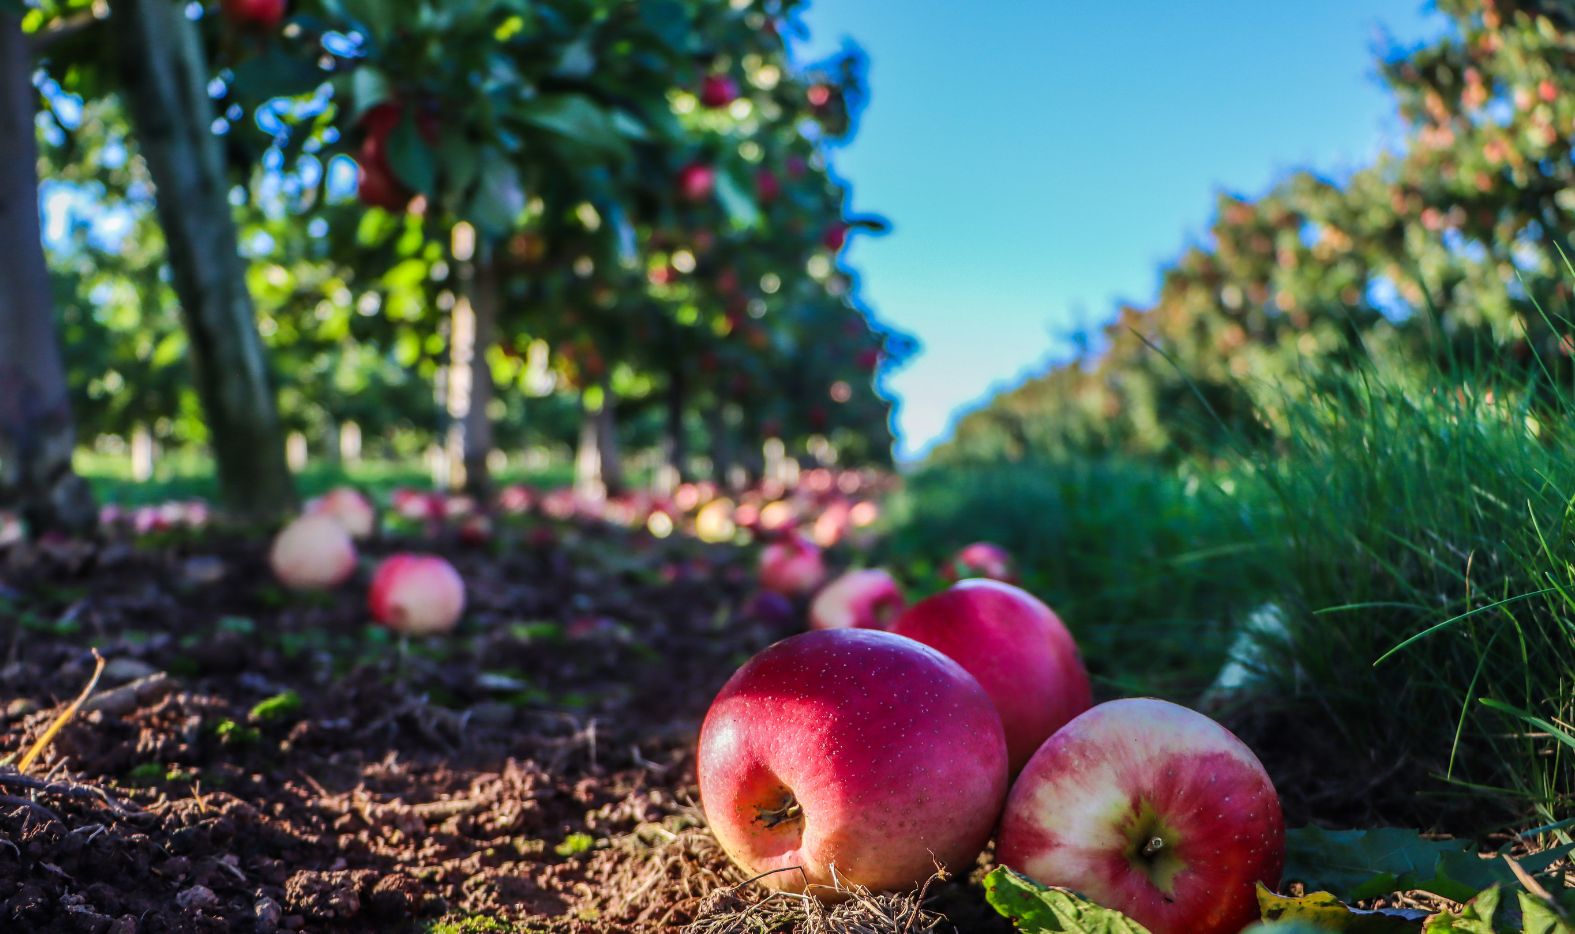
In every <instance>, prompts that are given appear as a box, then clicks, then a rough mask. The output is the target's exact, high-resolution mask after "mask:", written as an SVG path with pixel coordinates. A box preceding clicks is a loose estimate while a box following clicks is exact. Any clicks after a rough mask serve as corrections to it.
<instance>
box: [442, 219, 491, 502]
mask: <svg viewBox="0 0 1575 934" xmlns="http://www.w3.org/2000/svg"><path fill="white" fill-rule="evenodd" d="M472 236H473V235H472ZM459 239H460V238H459V237H458V236H456V237H455V240H456V242H458V241H459ZM468 255H469V253H468V251H466V256H467V257H468ZM456 259H457V260H459V267H460V268H459V276H460V295H459V297H458V298H457V299H456V300H455V301H454V310H453V312H452V314H451V317H452V324H451V326H450V328H449V367H448V417H449V425H448V458H449V483H450V484H451V485H453V486H455V487H460V488H463V489H465V490H467V491H469V492H470V493H473V494H475V495H476V496H478V497H484V496H486V494H487V492H488V488H489V486H490V484H489V482H488V480H489V478H488V471H487V455H488V454H489V453H490V452H491V451H492V419H491V418H490V417H489V416H488V415H487V405H488V403H490V402H491V401H492V390H493V386H492V368H491V366H490V365H489V364H488V363H487V348H488V347H491V346H492V345H493V343H494V342H495V341H496V340H497V331H498V302H499V300H500V298H499V288H500V287H499V283H498V270H497V266H496V265H495V264H494V263H493V262H492V258H491V256H490V255H485V254H484V255H482V256H481V257H480V258H479V259H478V260H477V261H476V262H475V263H474V264H472V263H471V262H468V261H467V260H466V259H461V258H459V257H456Z"/></svg>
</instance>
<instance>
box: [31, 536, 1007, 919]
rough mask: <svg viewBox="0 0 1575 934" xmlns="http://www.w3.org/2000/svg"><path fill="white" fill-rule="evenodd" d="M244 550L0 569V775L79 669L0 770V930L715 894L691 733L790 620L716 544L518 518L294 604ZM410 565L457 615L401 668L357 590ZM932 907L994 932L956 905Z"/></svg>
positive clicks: (198, 540) (976, 910)
mask: <svg viewBox="0 0 1575 934" xmlns="http://www.w3.org/2000/svg"><path fill="white" fill-rule="evenodd" d="M265 545H266V542H265V539H264V538H263V537H262V536H256V535H254V536H242V535H231V536H225V535H223V534H206V535H201V536H199V535H197V534H195V533H189V532H174V533H167V534H162V535H159V536H153V537H148V538H144V539H139V540H130V539H120V540H107V541H105V540H101V541H98V542H93V543H71V542H55V543H52V544H47V545H40V546H21V545H18V546H14V547H12V548H10V549H9V550H8V551H5V552H0V651H3V653H4V654H3V656H0V756H4V755H7V754H17V753H20V752H22V751H23V750H25V749H26V748H27V747H28V746H29V745H31V743H32V742H33V741H34V740H35V739H37V738H38V737H39V735H40V734H41V733H42V732H43V731H45V730H46V729H47V727H48V726H49V724H50V723H51V721H52V720H54V718H55V716H56V715H57V714H58V713H59V712H60V710H61V709H62V708H63V707H64V706H65V705H66V704H68V703H69V702H70V701H71V700H72V699H73V698H74V697H75V696H76V695H77V694H78V693H79V692H80V691H81V690H82V689H83V687H84V685H85V684H86V683H87V681H88V679H89V678H90V676H91V674H92V672H93V669H94V666H95V660H94V657H93V654H92V649H94V648H96V649H97V650H98V651H99V652H100V653H102V655H103V656H104V657H105V658H106V659H108V667H107V669H106V671H105V674H104V677H103V679H102V681H101V682H100V684H99V686H98V691H97V692H96V694H95V696H94V698H93V699H92V700H90V701H89V703H88V704H87V707H86V708H85V709H84V711H83V712H82V713H80V714H79V715H78V716H76V717H75V718H74V719H73V720H72V721H71V722H70V723H69V724H68V725H66V727H65V728H64V729H63V730H62V731H61V732H60V733H59V735H58V736H57V737H55V738H54V740H53V741H52V742H51V743H50V745H49V746H48V747H47V751H46V753H45V754H44V756H43V757H42V759H40V760H39V761H38V762H35V763H34V764H33V765H32V767H31V768H29V770H28V772H27V774H26V776H18V774H17V773H16V772H15V771H0V929H3V930H7V931H11V930H16V931H70V932H113V934H130V932H163V931H254V930H255V931H274V930H307V931H405V930H417V931H419V930H424V929H427V928H428V927H429V926H430V927H431V928H432V929H435V930H438V931H445V932H446V931H456V932H458V931H487V930H511V929H514V930H530V931H553V932H559V931H562V932H617V931H671V930H677V929H679V928H681V927H683V926H684V925H685V924H687V923H688V922H690V921H691V920H692V919H693V917H694V916H695V913H696V911H697V909H698V908H699V906H700V903H701V901H702V900H703V899H704V898H705V897H706V896H708V895H711V894H712V893H714V892H716V891H717V890H718V889H722V888H724V887H726V886H729V885H733V884H736V883H738V882H741V881H743V880H741V879H740V878H739V876H738V875H737V874H736V872H735V870H733V869H732V868H731V867H730V866H729V865H728V863H727V861H726V859H725V857H723V856H722V854H721V853H720V852H719V851H718V849H717V847H716V845H715V843H714V841H713V840H712V838H711V837H710V835H709V834H708V833H707V832H706V831H705V830H704V829H703V821H702V819H701V817H700V811H699V807H698V802H697V798H696V790H695V782H694V762H693V743H694V737H695V734H696V732H697V729H698V724H699V720H700V717H701V716H703V714H704V712H705V709H706V707H707V705H708V704H709V702H710V699H711V697H712V696H713V694H714V693H715V691H716V689H717V688H718V687H720V685H721V683H722V682H723V681H724V680H725V679H726V678H727V676H728V675H729V674H731V672H732V671H733V670H734V669H735V668H736V667H737V666H738V665H739V664H741V663H742V662H743V661H744V660H745V659H746V658H747V657H749V655H751V654H752V653H753V652H755V651H756V650H758V649H759V648H761V647H762V646H764V645H766V644H768V643H770V642H771V641H774V640H775V639H777V638H780V637H782V636H784V635H787V634H789V633H791V632H792V631H794V630H795V629H796V628H797V625H798V624H797V623H796V618H797V615H796V614H795V613H792V612H789V610H790V608H788V607H784V606H781V605H773V604H769V603H764V604H762V603H760V602H759V601H756V600H754V599H753V598H752V596H751V595H752V591H753V587H752V578H753V568H752V565H751V564H750V563H749V561H748V558H747V555H746V554H745V553H744V552H742V551H740V550H738V549H734V548H731V547H725V546H707V545H702V544H699V543H697V542H695V541H693V540H692V539H686V538H682V537H680V536H674V537H673V538H671V539H667V540H665V541H658V540H656V539H653V538H651V537H650V536H648V535H645V534H636V533H631V532H627V531H624V530H622V529H616V528H612V527H608V526H602V525H593V524H585V523H582V524H566V523H547V522H545V521H542V522H541V523H539V524H526V525H523V526H516V527H513V528H509V529H503V530H500V534H499V535H498V537H497V539H496V540H495V541H494V542H493V543H492V544H491V545H489V546H486V547H473V546H466V545H464V544H462V543H459V542H457V541H454V540H452V539H440V540H439V541H437V542H432V541H426V540H420V541H415V540H406V541H400V540H398V539H394V540H387V541H384V542H381V543H378V544H374V545H371V546H369V547H367V548H365V549H364V550H363V564H364V565H366V566H364V567H363V568H362V569H361V572H360V575H359V577H358V579H357V582H355V583H352V584H348V585H346V586H345V587H342V588H340V589H339V590H337V591H335V592H333V593H331V594H312V595H301V594H292V593H287V592H284V591H282V590H280V589H279V588H278V587H277V585H275V584H274V583H273V580H272V577H271V575H270V574H269V573H268V571H267V567H266V564H265V554H264V549H265ZM411 546H416V547H420V548H423V549H427V550H436V551H440V552H442V553H444V554H446V555H447V556H448V557H449V558H450V559H451V560H452V561H453V562H454V563H455V565H456V566H457V567H458V568H459V569H460V571H461V573H462V574H463V575H464V577H465V579H466V581H467V586H468V589H469V601H470V609H469V611H468V613H467V616H466V619H465V621H464V622H463V623H462V625H461V629H460V630H459V632H458V633H457V634H456V635H455V636H454V637H452V638H449V639H446V640H440V641H437V642H431V643H415V644H411V645H410V646H408V649H407V650H403V651H402V649H401V647H400V646H399V645H398V643H397V642H396V641H394V640H393V639H392V638H391V637H390V636H389V635H388V634H387V633H386V632H384V631H382V630H380V629H377V628H376V627H374V626H372V625H371V624H370V622H369V618H368V614H367V611H366V609H365V605H364V599H365V598H364V583H365V581H366V579H367V577H368V575H369V570H370V565H371V563H372V562H373V561H374V560H375V558H376V557H378V556H379V555H381V554H384V553H387V552H389V551H392V550H397V549H398V548H400V547H411ZM948 889H949V890H952V891H948ZM937 904H939V905H941V906H942V907H943V908H946V907H947V906H950V908H949V913H951V914H952V915H953V916H954V918H956V919H961V918H970V919H972V920H971V921H960V920H959V921H957V922H956V923H957V925H958V926H962V927H964V929H966V930H999V929H1001V926H1000V925H999V923H998V919H997V920H990V917H991V916H990V915H989V914H988V911H987V909H985V908H984V907H983V906H982V905H981V904H980V903H979V899H978V895H977V889H974V888H972V887H968V886H966V885H962V884H954V885H951V886H942V887H941V888H940V890H939V898H938V901H937ZM493 921H504V922H507V925H504V924H494V923H493ZM942 929H945V928H942Z"/></svg>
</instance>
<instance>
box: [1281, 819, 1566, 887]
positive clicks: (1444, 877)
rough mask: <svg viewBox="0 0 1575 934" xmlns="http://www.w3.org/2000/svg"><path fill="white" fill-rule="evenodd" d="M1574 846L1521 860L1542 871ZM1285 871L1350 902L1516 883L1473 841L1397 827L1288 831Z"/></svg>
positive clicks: (1532, 869)
mask: <svg viewBox="0 0 1575 934" xmlns="http://www.w3.org/2000/svg"><path fill="white" fill-rule="evenodd" d="M1570 850H1571V847H1558V848H1556V849H1552V850H1548V851H1546V852H1543V853H1538V854H1536V855H1535V856H1532V857H1529V858H1527V859H1524V860H1521V861H1520V862H1521V866H1522V867H1524V868H1525V869H1526V871H1527V872H1530V873H1538V872H1541V871H1542V870H1544V869H1546V868H1548V866H1550V865H1552V864H1553V863H1554V862H1556V861H1557V860H1559V859H1560V858H1562V857H1564V856H1565V855H1566V854H1568V853H1569V852H1570ZM1284 877H1285V879H1287V880H1294V881H1297V882H1300V883H1302V884H1303V885H1305V886H1306V887H1307V888H1308V889H1316V890H1320V891H1328V892H1332V893H1333V894H1334V895H1335V896H1336V897H1337V898H1340V899H1343V900H1345V901H1347V902H1356V901H1361V900H1362V899H1366V898H1376V897H1377V896H1380V895H1387V894H1389V893H1391V892H1406V891H1423V892H1431V893H1433V894H1434V895H1441V896H1443V897H1444V898H1447V899H1450V900H1452V901H1457V902H1463V901H1466V900H1468V899H1470V898H1471V897H1472V896H1473V895H1475V894H1476V893H1478V892H1481V891H1482V890H1484V889H1487V888H1489V887H1490V886H1493V885H1499V884H1504V885H1515V884H1516V880H1515V876H1514V874H1513V872H1512V871H1511V870H1510V869H1509V867H1508V866H1507V865H1506V864H1505V863H1504V862H1503V860H1498V859H1483V858H1482V857H1480V856H1478V855H1477V851H1476V848H1475V847H1474V846H1472V845H1471V843H1470V842H1469V841H1466V840H1428V839H1426V838H1424V837H1422V836H1420V835H1419V834H1417V832H1416V831H1414V830H1405V829H1403V828H1399V827H1378V828H1374V829H1371V830H1324V829H1323V828H1321V827H1301V828H1298V829H1295V830H1292V831H1289V832H1288V833H1287V834H1286V835H1285V873H1284Z"/></svg>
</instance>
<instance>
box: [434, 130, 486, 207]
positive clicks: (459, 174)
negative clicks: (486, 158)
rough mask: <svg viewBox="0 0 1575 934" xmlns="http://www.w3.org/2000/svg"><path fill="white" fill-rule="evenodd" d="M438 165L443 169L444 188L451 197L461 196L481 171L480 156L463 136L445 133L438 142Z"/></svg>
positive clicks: (456, 133) (455, 133)
mask: <svg viewBox="0 0 1575 934" xmlns="http://www.w3.org/2000/svg"><path fill="white" fill-rule="evenodd" d="M438 163H439V164H440V165H441V166H442V167H443V174H444V177H445V179H446V184H445V186H444V187H445V188H446V189H447V190H448V191H449V192H450V193H451V194H453V195H463V194H464V193H465V192H467V191H469V190H470V186H471V185H472V184H473V183H474V182H475V181H476V176H477V175H478V174H479V172H480V170H481V155H480V154H479V153H478V152H477V150H476V147H475V145H474V144H473V143H471V142H470V140H468V139H466V138H465V136H464V134H462V133H458V132H446V133H444V134H443V138H442V139H441V140H439V142H438Z"/></svg>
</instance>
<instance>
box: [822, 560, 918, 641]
mask: <svg viewBox="0 0 1575 934" xmlns="http://www.w3.org/2000/svg"><path fill="white" fill-rule="evenodd" d="M906 603H907V601H905V600H904V599H903V598H902V590H901V589H900V588H899V587H898V586H897V582H896V581H894V580H892V577H891V575H890V574H888V573H886V572H885V571H884V570H882V569H880V568H866V569H865V570H862V571H849V572H848V573H846V574H844V575H842V576H841V577H839V578H837V579H836V580H834V581H832V582H831V583H829V584H827V585H826V586H825V587H823V588H821V591H820V593H818V594H816V595H815V600H814V602H812V603H811V604H810V605H809V626H810V628H811V629H885V628H886V626H887V625H888V624H889V623H890V622H891V621H892V619H893V618H895V617H896V616H897V614H898V613H901V612H902V608H903V606H905V605H906Z"/></svg>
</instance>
